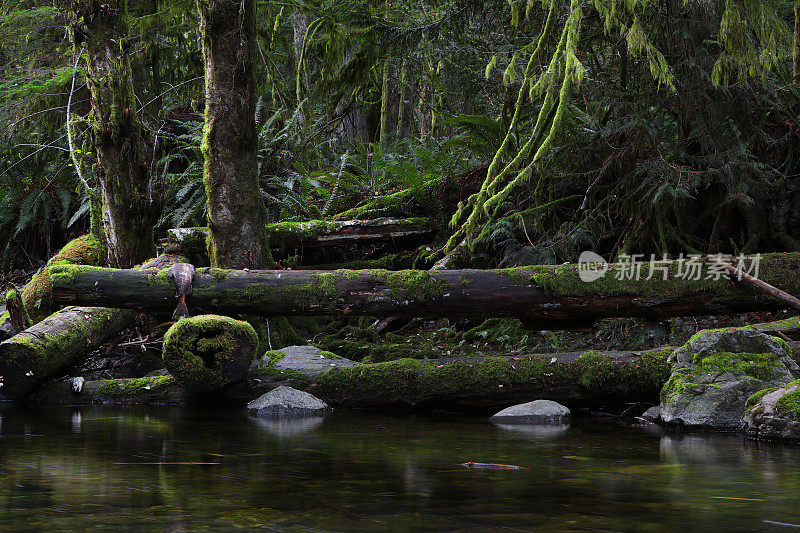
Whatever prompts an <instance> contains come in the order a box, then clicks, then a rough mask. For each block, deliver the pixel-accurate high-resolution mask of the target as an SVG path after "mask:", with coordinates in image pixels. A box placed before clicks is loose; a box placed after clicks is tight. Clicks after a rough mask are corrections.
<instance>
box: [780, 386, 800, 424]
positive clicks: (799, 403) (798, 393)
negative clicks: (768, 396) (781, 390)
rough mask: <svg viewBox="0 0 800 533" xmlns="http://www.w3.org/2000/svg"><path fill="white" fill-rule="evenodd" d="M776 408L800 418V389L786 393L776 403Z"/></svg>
mask: <svg viewBox="0 0 800 533" xmlns="http://www.w3.org/2000/svg"><path fill="white" fill-rule="evenodd" d="M775 409H776V410H777V411H778V412H781V413H787V414H789V415H790V416H791V417H792V418H794V419H800V390H795V391H793V392H790V393H788V394H784V395H783V396H781V398H780V399H778V402H777V403H776V404H775Z"/></svg>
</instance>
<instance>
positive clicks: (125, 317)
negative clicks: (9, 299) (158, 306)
mask: <svg viewBox="0 0 800 533" xmlns="http://www.w3.org/2000/svg"><path fill="white" fill-rule="evenodd" d="M177 260H178V257H177V256H160V257H158V258H156V259H153V260H151V261H149V262H147V263H145V264H144V265H142V267H140V268H142V269H143V270H142V271H139V272H140V273H143V274H146V272H147V271H148V270H149V269H152V270H153V271H154V272H158V270H159V269H162V268H165V267H167V266H169V265H170V264H172V263H174V262H176V261H177ZM173 300H174V297H173ZM135 317H136V313H135V312H134V311H132V310H129V309H116V308H105V307H70V308H67V309H63V310H61V311H58V312H56V313H54V314H52V315H50V316H48V317H47V318H45V319H44V320H42V321H40V322H39V323H37V324H34V325H33V326H31V327H29V328H28V329H26V330H24V331H21V332H19V333H17V334H16V335H14V336H13V337H11V338H10V339H7V340H5V341H3V342H2V343H0V377H1V378H0V379H2V381H0V383H2V387H0V395H2V396H3V397H5V398H8V399H15V398H19V397H20V396H22V395H23V394H25V393H27V392H28V391H30V390H31V389H32V388H33V387H35V386H36V385H37V384H39V383H41V382H43V381H44V380H46V379H48V378H50V377H52V376H55V375H58V374H59V373H60V372H63V371H64V370H65V369H67V368H68V367H70V366H72V365H75V364H77V363H78V362H79V361H80V360H81V359H82V358H85V357H87V355H88V354H89V353H90V352H91V351H92V350H94V349H96V348H98V347H99V346H101V345H102V344H103V343H105V342H107V341H108V340H110V339H111V338H112V337H113V336H114V335H116V334H117V333H119V332H120V331H122V330H123V329H124V328H126V327H127V326H128V325H130V324H131V323H132V322H133V320H134V318H135Z"/></svg>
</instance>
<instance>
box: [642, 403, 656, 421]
mask: <svg viewBox="0 0 800 533" xmlns="http://www.w3.org/2000/svg"><path fill="white" fill-rule="evenodd" d="M639 418H643V419H645V420H646V421H648V422H652V423H653V424H656V423H658V422H661V406H660V405H654V406H653V407H651V408H650V409H648V410H647V411H645V412H644V413H642V416H641V417H639Z"/></svg>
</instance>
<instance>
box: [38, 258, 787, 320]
mask: <svg viewBox="0 0 800 533" xmlns="http://www.w3.org/2000/svg"><path fill="white" fill-rule="evenodd" d="M700 265H701V266H704V267H707V268H708V267H709V265H708V264H707V263H700ZM627 268H628V267H627V266H626V265H624V264H612V265H610V266H609V270H608V272H607V273H606V275H605V277H602V278H600V279H598V280H596V281H594V282H584V281H581V279H580V277H579V271H578V267H577V265H574V264H572V265H569V264H567V265H558V266H549V265H547V266H530V267H518V268H513V269H505V270H441V271H420V270H406V271H397V272H392V271H386V270H338V271H333V272H331V271H313V270H304V271H296V270H279V271H270V270H264V271H237V270H219V269H210V268H209V269H205V270H202V269H201V270H199V271H198V272H197V274H196V276H195V279H194V286H193V290H192V294H191V295H190V296H189V297H188V298H187V303H188V306H189V310H190V311H191V312H192V313H195V314H196V313H198V312H213V313H217V314H232V313H248V314H253V315H261V316H284V315H328V314H352V315H368V316H422V317H426V316H453V317H475V318H479V317H514V318H519V319H521V320H523V321H525V322H526V324H527V325H528V327H530V328H531V329H553V328H557V327H559V324H560V323H563V324H564V325H567V326H568V327H569V328H573V327H575V326H576V324H581V325H583V326H586V325H589V324H591V322H592V321H594V320H595V319H598V318H604V317H622V316H631V317H645V318H651V319H661V318H665V317H670V316H691V315H715V314H731V313H739V312H745V311H757V310H776V309H783V308H786V307H787V304H786V303H785V302H783V301H780V300H776V299H774V298H771V297H770V296H769V295H766V294H764V293H762V292H761V291H756V290H754V289H753V288H751V287H747V286H743V285H740V284H737V283H735V282H733V281H731V280H730V279H729V278H728V277H727V276H724V275H721V277H720V279H718V280H714V279H699V280H692V279H681V278H679V277H677V276H678V273H679V272H682V271H685V270H686V262H685V261H673V262H671V263H670V264H669V265H668V267H667V268H668V272H667V274H668V276H667V279H662V278H661V277H654V278H653V279H650V280H645V279H639V280H636V279H622V280H617V279H616V277H617V276H618V275H620V274H622V273H625V272H626V271H627ZM798 270H800V254H765V255H763V256H762V257H761V262H760V273H759V278H760V279H762V280H764V281H765V282H767V283H770V284H772V285H777V286H781V287H782V288H783V289H784V290H786V291H787V292H790V293H794V294H800V276H797V271H798ZM703 272H705V270H703ZM51 280H52V285H53V295H54V299H55V300H56V301H57V302H61V303H77V304H83V305H106V306H119V307H125V308H142V309H167V308H169V307H170V306H174V287H173V285H172V282H171V280H170V279H168V278H167V277H166V274H165V273H164V272H162V273H160V274H159V275H152V274H147V273H144V272H137V271H132V270H113V269H97V268H91V267H70V266H63V267H58V266H57V267H53V269H52V273H51Z"/></svg>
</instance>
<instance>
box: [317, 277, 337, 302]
mask: <svg viewBox="0 0 800 533" xmlns="http://www.w3.org/2000/svg"><path fill="white" fill-rule="evenodd" d="M317 279H318V280H319V284H318V286H319V290H320V292H321V293H322V294H323V295H325V296H328V297H335V296H336V274H335V273H333V272H323V273H320V274H317Z"/></svg>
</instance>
